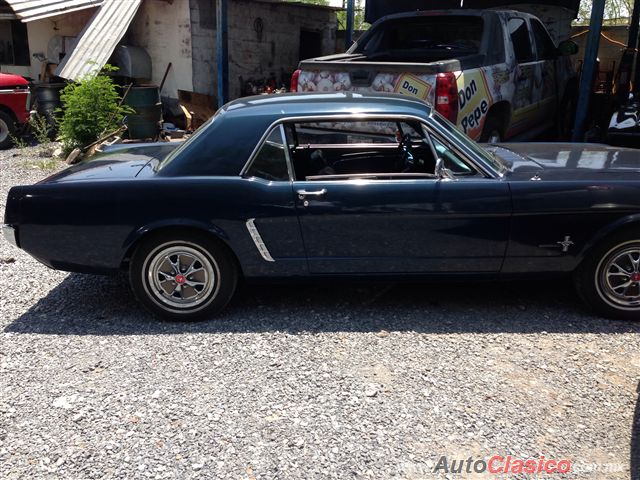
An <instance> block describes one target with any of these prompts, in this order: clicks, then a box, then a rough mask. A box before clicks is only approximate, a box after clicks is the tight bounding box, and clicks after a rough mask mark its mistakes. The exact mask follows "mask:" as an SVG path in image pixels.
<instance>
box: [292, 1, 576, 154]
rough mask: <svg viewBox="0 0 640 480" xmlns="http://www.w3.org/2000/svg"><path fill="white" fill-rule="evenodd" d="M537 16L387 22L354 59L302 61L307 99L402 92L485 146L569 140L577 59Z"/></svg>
mask: <svg viewBox="0 0 640 480" xmlns="http://www.w3.org/2000/svg"><path fill="white" fill-rule="evenodd" d="M577 48H578V47H577V45H576V44H575V43H573V42H571V41H565V42H561V43H560V45H559V46H557V45H556V44H555V43H554V41H553V40H552V38H551V36H550V35H549V33H548V31H547V29H546V28H545V26H544V25H543V23H542V22H541V21H540V20H539V19H538V18H537V17H535V16H533V15H531V14H528V13H522V12H517V11H512V10H442V11H424V12H423V11H420V12H412V13H402V14H396V15H389V16H387V17H383V18H381V19H380V20H378V21H377V22H375V23H374V24H373V25H372V26H371V28H370V29H369V30H367V31H366V32H365V33H364V34H363V35H362V37H361V38H360V39H359V40H358V41H357V42H356V43H355V44H354V45H353V46H352V47H351V48H350V49H349V50H348V51H347V52H346V53H343V54H338V55H330V56H326V57H319V58H313V59H309V60H303V61H302V62H300V65H299V67H298V70H296V72H295V73H294V74H293V77H292V79H291V90H292V91H298V92H315V91H320V92H333V91H351V92H366V91H378V92H397V93H402V94H405V95H411V96H414V97H418V98H420V99H422V100H424V101H425V102H427V103H429V104H430V105H434V106H435V108H436V110H437V111H438V112H440V113H441V114H442V115H443V116H445V117H446V118H447V119H449V120H450V121H451V122H452V123H454V124H455V125H457V126H458V128H459V129H461V130H462V131H463V132H465V133H466V134H467V135H468V136H469V137H471V138H473V139H475V140H480V141H484V142H499V141H502V140H507V139H518V140H525V139H530V138H533V137H534V136H536V135H539V134H540V133H542V132H543V131H545V130H547V129H550V128H557V130H558V132H560V133H561V134H567V133H568V131H569V129H570V125H571V121H572V113H573V108H574V104H575V99H576V94H577V85H578V84H577V77H576V74H575V72H574V70H573V67H572V65H571V61H570V58H569V55H573V54H575V53H577Z"/></svg>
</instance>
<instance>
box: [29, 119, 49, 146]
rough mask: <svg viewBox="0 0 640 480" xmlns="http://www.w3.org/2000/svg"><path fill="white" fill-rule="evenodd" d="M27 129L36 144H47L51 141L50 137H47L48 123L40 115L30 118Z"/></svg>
mask: <svg viewBox="0 0 640 480" xmlns="http://www.w3.org/2000/svg"><path fill="white" fill-rule="evenodd" d="M29 127H30V128H31V133H32V134H33V136H34V137H35V139H36V141H37V142H38V143H49V142H50V141H51V137H49V130H50V127H49V123H48V122H47V119H46V118H45V117H43V116H42V115H34V116H32V117H31V118H30V119H29Z"/></svg>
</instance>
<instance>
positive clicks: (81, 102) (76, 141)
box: [58, 65, 133, 152]
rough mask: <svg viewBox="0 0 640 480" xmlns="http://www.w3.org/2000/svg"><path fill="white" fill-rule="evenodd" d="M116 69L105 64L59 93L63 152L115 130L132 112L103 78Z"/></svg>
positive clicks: (87, 143) (109, 80) (60, 136)
mask: <svg viewBox="0 0 640 480" xmlns="http://www.w3.org/2000/svg"><path fill="white" fill-rule="evenodd" d="M115 70H117V68H116V67H112V66H110V65H105V67H104V68H103V70H102V71H101V72H99V73H93V74H89V75H87V76H86V77H84V78H83V79H82V80H80V81H79V82H78V83H72V84H70V85H67V86H66V87H65V88H64V89H63V90H62V92H61V94H60V100H62V104H63V106H64V108H63V109H62V111H63V115H62V118H61V120H60V122H59V130H58V133H59V138H60V141H61V142H62V145H63V148H64V150H65V152H70V151H71V150H73V149H74V148H82V147H85V146H87V145H89V144H91V143H93V142H95V141H96V140H98V139H99V138H100V137H101V136H102V135H104V134H107V133H109V132H111V131H114V130H116V129H117V128H118V127H119V126H120V125H121V124H122V121H123V119H124V117H125V115H127V114H129V113H133V109H131V107H128V106H126V105H120V99H121V98H120V96H119V95H118V91H117V90H116V87H115V85H114V83H113V82H112V80H111V78H110V77H109V76H107V75H106V73H107V72H112V71H115Z"/></svg>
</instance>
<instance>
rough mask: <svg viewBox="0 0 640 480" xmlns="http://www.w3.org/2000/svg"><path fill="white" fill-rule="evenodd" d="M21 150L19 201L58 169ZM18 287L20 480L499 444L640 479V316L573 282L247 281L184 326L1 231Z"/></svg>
mask: <svg viewBox="0 0 640 480" xmlns="http://www.w3.org/2000/svg"><path fill="white" fill-rule="evenodd" d="M15 153H16V152H13V151H8V152H3V153H2V154H0V175H1V182H0V183H1V188H0V208H2V209H4V202H5V200H6V193H7V190H8V187H9V186H10V185H13V184H19V183H31V182H35V181H37V180H39V179H41V178H43V177H44V176H46V175H48V174H49V173H50V172H48V171H44V170H41V169H39V168H33V163H32V162H33V161H37V159H34V158H29V157H28V153H27V152H24V151H21V152H18V153H19V155H18V156H13V155H14V154H15ZM0 292H2V293H1V294H0V295H1V296H0V312H1V314H2V315H1V319H0V322H1V325H0V392H1V396H0V419H1V420H0V472H1V473H0V477H2V478H3V479H4V478H9V479H13V478H27V479H36V478H70V479H93V478H126V479H132V478H181V479H183V478H196V477H200V478H218V479H327V478H354V479H360V478H363V479H364V478H367V479H369V478H370V479H386V478H399V479H429V478H445V477H444V476H442V475H440V476H438V475H434V474H433V473H432V470H433V466H434V464H435V462H437V460H438V458H439V457H440V456H441V455H448V456H449V458H451V459H454V458H455V459H467V458H468V457H469V456H473V457H474V458H475V459H481V458H487V457H490V456H492V455H493V454H500V455H503V456H504V455H507V454H513V455H515V456H518V457H523V458H529V457H535V456H538V455H540V454H543V455H544V456H545V457H547V458H554V457H555V458H568V459H570V460H571V461H572V463H573V469H574V472H573V473H572V474H570V475H566V476H564V477H562V478H572V479H591V478H593V479H605V480H609V479H628V478H634V479H638V478H640V465H639V463H640V446H639V443H640V438H635V440H633V441H632V434H633V432H634V431H635V432H636V434H637V433H638V432H639V431H640V407H639V406H638V395H639V393H638V382H639V381H640V348H639V347H640V336H639V335H638V333H639V332H640V325H638V324H632V323H624V322H610V321H607V320H603V319H600V318H596V317H594V316H592V315H591V314H590V313H588V312H586V311H585V310H584V309H583V307H582V306H581V304H580V302H579V301H578V300H577V298H576V296H575V295H574V293H573V291H572V289H571V287H570V286H569V285H568V284H567V283H565V282H544V283H520V282H512V283H510V284H467V285H441V286H437V285H433V284H432V285H428V284H427V285H425V284H410V285H401V284H370V285H354V284H343V285H320V286H318V285H309V286H305V285H298V286H270V287H264V286H262V287H258V286H253V287H244V288H243V289H242V291H241V292H240V293H239V294H238V296H237V297H236V298H235V300H234V302H233V303H232V305H231V306H230V308H229V309H228V311H227V312H226V314H225V315H224V316H223V317H222V318H220V319H218V320H211V321H207V322H202V323H197V324H188V325H180V324H172V323H163V322H158V321H156V320H154V319H152V318H150V317H149V316H148V315H147V314H146V313H145V312H144V311H143V310H142V309H141V307H139V306H138V305H137V304H136V303H135V301H134V300H133V297H132V295H131V293H130V291H129V288H128V286H127V284H126V279H125V278H124V277H116V278H105V277H98V276H88V275H78V274H67V273H63V272H55V271H52V270H48V269H47V268H45V267H44V266H41V265H39V264H38V263H37V262H36V261H35V260H33V259H31V258H30V257H29V256H28V255H26V254H24V253H23V252H22V251H20V250H17V249H15V248H13V247H12V246H10V245H9V244H7V243H6V242H0ZM634 424H635V428H634ZM632 452H634V453H632ZM489 477H490V475H488V474H486V475H481V476H477V477H473V476H470V475H467V474H465V475H464V476H461V475H452V476H451V477H450V478H489ZM510 478H516V477H510ZM541 478H542V477H541ZM544 478H560V477H559V476H557V475H555V476H554V475H552V476H545V477H544Z"/></svg>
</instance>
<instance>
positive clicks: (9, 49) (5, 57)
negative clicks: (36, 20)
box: [0, 20, 31, 65]
mask: <svg viewBox="0 0 640 480" xmlns="http://www.w3.org/2000/svg"><path fill="white" fill-rule="evenodd" d="M0 64H2V65H30V64H31V62H30V58H29V42H28V40H27V26H26V25H25V24H24V23H22V22H21V21H20V20H2V21H0Z"/></svg>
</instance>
